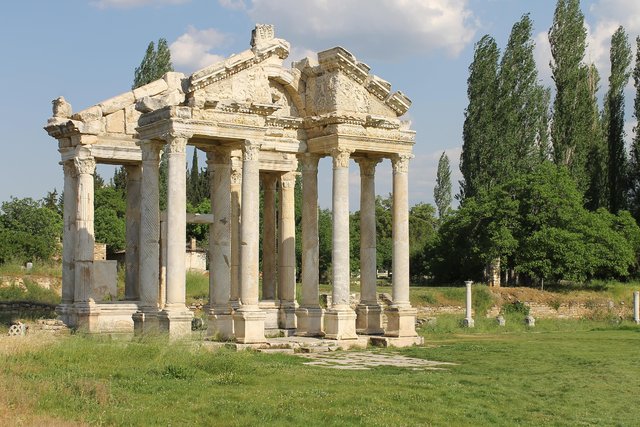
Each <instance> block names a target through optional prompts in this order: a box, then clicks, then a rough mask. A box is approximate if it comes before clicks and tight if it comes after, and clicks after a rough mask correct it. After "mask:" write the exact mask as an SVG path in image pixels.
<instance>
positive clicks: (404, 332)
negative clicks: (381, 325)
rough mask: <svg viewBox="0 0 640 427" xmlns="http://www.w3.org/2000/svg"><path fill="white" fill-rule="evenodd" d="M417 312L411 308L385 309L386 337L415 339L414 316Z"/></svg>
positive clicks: (392, 307)
mask: <svg viewBox="0 0 640 427" xmlns="http://www.w3.org/2000/svg"><path fill="white" fill-rule="evenodd" d="M417 313H418V311H417V310H416V309H415V308H413V307H411V306H407V307H397V306H396V307H394V306H391V307H389V308H388V309H387V311H386V314H387V330H386V331H385V334H384V335H385V336H387V337H415V336H418V334H417V333H416V314H417Z"/></svg>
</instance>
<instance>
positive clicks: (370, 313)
mask: <svg viewBox="0 0 640 427" xmlns="http://www.w3.org/2000/svg"><path fill="white" fill-rule="evenodd" d="M356 316H357V318H356V332H357V333H359V334H364V335H382V334H383V333H384V329H383V328H382V307H380V306H379V305H378V304H358V306H357V307H356Z"/></svg>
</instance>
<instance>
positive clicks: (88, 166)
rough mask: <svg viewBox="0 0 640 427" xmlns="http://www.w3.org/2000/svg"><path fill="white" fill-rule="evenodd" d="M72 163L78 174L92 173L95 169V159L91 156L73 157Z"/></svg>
mask: <svg viewBox="0 0 640 427" xmlns="http://www.w3.org/2000/svg"><path fill="white" fill-rule="evenodd" d="M73 165H74V167H75V169H76V173H77V174H78V175H83V174H88V175H93V173H94V172H95V171H96V161H95V159H94V158H93V157H86V158H78V157H76V158H74V159H73Z"/></svg>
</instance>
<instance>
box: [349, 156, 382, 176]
mask: <svg viewBox="0 0 640 427" xmlns="http://www.w3.org/2000/svg"><path fill="white" fill-rule="evenodd" d="M354 160H355V162H356V163H357V164H358V165H359V166H360V176H374V175H375V173H376V165H377V164H378V163H380V162H381V161H382V159H381V158H377V157H356V158H355V159H354Z"/></svg>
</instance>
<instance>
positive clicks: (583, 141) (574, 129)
mask: <svg viewBox="0 0 640 427" xmlns="http://www.w3.org/2000/svg"><path fill="white" fill-rule="evenodd" d="M586 37H587V31H586V29H585V26H584V15H583V14H582V11H581V10H580V1H579V0H558V3H557V5H556V9H555V13H554V16H553V24H552V26H551V28H550V29H549V43H550V45H551V56H552V60H551V63H550V65H551V72H552V78H553V81H554V83H555V85H556V96H555V99H554V102H553V118H552V122H551V139H552V143H553V159H554V161H555V163H556V164H558V165H564V166H567V167H568V169H569V172H570V174H571V176H572V177H573V179H574V180H575V181H576V184H577V185H578V188H579V189H580V191H581V192H582V193H584V192H585V191H586V189H587V187H588V182H589V177H588V174H587V170H586V164H587V158H588V153H589V146H590V138H591V136H590V130H591V126H590V112H591V100H590V97H589V90H588V67H587V66H585V65H584V64H583V62H582V61H583V58H584V55H585V49H586V45H587V43H586Z"/></svg>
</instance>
